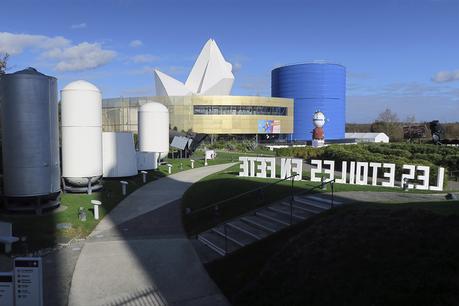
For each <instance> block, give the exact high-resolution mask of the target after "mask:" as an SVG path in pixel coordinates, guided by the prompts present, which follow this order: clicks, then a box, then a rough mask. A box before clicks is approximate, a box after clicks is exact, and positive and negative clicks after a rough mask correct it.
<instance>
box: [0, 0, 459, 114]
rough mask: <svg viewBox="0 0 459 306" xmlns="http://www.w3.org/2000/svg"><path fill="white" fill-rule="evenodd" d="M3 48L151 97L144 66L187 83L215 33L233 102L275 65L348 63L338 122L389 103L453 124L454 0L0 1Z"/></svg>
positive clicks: (109, 92) (110, 91)
mask: <svg viewBox="0 0 459 306" xmlns="http://www.w3.org/2000/svg"><path fill="white" fill-rule="evenodd" d="M2 11H3V12H6V13H2V18H1V19H0V52H1V51H8V52H9V53H11V59H10V67H11V71H15V70H19V69H22V68H24V67H27V66H33V67H36V68H37V69H39V70H40V71H42V72H44V73H46V74H49V75H53V76H56V77H57V78H58V80H59V87H60V88H62V87H63V86H65V85H66V84H67V83H68V82H70V81H73V80H76V79H86V80H89V81H91V82H93V83H94V84H96V85H97V86H98V87H100V88H101V90H102V91H103V95H104V97H107V98H108V97H119V96H142V95H153V94H154V78H153V74H152V70H153V69H154V68H159V69H160V70H162V71H163V72H165V73H168V74H170V75H172V76H173V77H175V78H177V79H179V80H181V81H184V80H185V79H186V77H187V75H188V73H189V71H190V69H191V67H192V65H193V62H194V59H195V58H196V57H197V55H198V53H199V51H200V49H201V48H202V46H203V45H204V43H205V42H206V41H207V40H208V39H209V38H214V39H215V40H216V41H217V43H218V45H219V46H220V49H221V50H222V53H223V55H224V56H225V58H226V59H227V60H228V61H230V62H231V63H232V64H233V69H234V74H235V77H236V80H235V84H234V87H233V94H234V95H268V96H269V95H270V92H271V88H270V87H271V83H270V82H271V81H270V71H271V70H272V69H273V68H274V67H277V66H280V65H283V64H289V63H299V62H304V61H310V60H318V59H320V60H329V61H331V62H336V63H340V64H342V65H344V66H346V68H347V121H348V122H371V121H373V120H374V119H375V118H376V117H377V115H378V113H380V112H381V111H383V110H384V109H385V108H386V107H388V108H390V109H392V110H393V111H395V112H396V113H397V114H398V115H399V117H400V119H405V118H406V117H407V116H411V115H414V116H415V117H416V119H418V120H422V121H428V120H429V121H430V120H433V119H439V120H441V121H459V0H399V1H394V0H380V1H372V0H366V1H364V0H361V1H357V0H346V1H344V0H334V1H331V0H321V1H308V0H304V1H289V0H283V1H267V0H264V1H255V0H253V1H248V0H245V1H244V0H241V1H216V0H214V1H199V0H194V1H191V0H183V1H128V0H124V1H121V0H120V1H95V0H93V1H46V0H41V1H38V0H36V1H24V0H15V1H13V0H9V1H3V3H2Z"/></svg>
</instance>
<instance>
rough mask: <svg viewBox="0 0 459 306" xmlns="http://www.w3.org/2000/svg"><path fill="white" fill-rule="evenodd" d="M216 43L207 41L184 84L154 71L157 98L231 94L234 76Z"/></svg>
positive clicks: (229, 64) (211, 40) (230, 66)
mask: <svg viewBox="0 0 459 306" xmlns="http://www.w3.org/2000/svg"><path fill="white" fill-rule="evenodd" d="M231 70H232V65H231V63H229V62H227V61H225V58H224V57H223V55H222V53H221V51H220V49H219V48H218V46H217V43H216V42H215V40H213V39H209V40H208V41H207V43H206V44H205V45H204V48H202V50H201V53H200V54H199V56H198V58H197V60H196V62H195V63H194V66H193V68H192V69H191V72H190V75H189V76H188V78H187V80H186V82H185V84H183V83H182V82H180V81H178V80H176V79H174V78H172V77H170V76H168V75H167V74H165V73H162V72H161V71H159V70H157V69H155V84H156V95H157V96H187V95H192V94H194V95H201V96H226V95H229V94H230V93H231V88H232V87H233V82H234V75H233V73H232V71H231Z"/></svg>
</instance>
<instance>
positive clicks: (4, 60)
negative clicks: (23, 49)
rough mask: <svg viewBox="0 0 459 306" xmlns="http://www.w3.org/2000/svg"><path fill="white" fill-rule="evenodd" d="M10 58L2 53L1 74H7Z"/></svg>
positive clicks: (0, 61)
mask: <svg viewBox="0 0 459 306" xmlns="http://www.w3.org/2000/svg"><path fill="white" fill-rule="evenodd" d="M9 57H10V55H9V54H8V53H0V74H5V73H6V69H7V65H8V58H9Z"/></svg>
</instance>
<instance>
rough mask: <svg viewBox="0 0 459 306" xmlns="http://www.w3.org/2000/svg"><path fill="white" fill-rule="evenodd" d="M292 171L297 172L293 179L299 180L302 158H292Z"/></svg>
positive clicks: (301, 171) (301, 172) (301, 170)
mask: <svg viewBox="0 0 459 306" xmlns="http://www.w3.org/2000/svg"><path fill="white" fill-rule="evenodd" d="M292 171H293V172H295V173H297V174H298V175H297V176H295V178H294V180H295V181H301V179H302V178H303V160H302V159H292Z"/></svg>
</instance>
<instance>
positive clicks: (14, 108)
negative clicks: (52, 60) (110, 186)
mask: <svg viewBox="0 0 459 306" xmlns="http://www.w3.org/2000/svg"><path fill="white" fill-rule="evenodd" d="M0 101H1V107H2V139H3V141H2V143H3V191H4V195H5V196H6V197H7V198H31V197H32V198H33V197H38V198H40V199H44V200H46V201H49V200H53V199H54V198H55V197H58V196H59V194H60V191H61V187H60V165H59V125H58V109H57V80H56V78H54V77H50V76H47V75H44V74H42V73H40V72H38V71H37V70H35V69H34V68H27V69H25V70H22V71H18V72H15V73H11V74H5V75H2V76H0Z"/></svg>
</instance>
